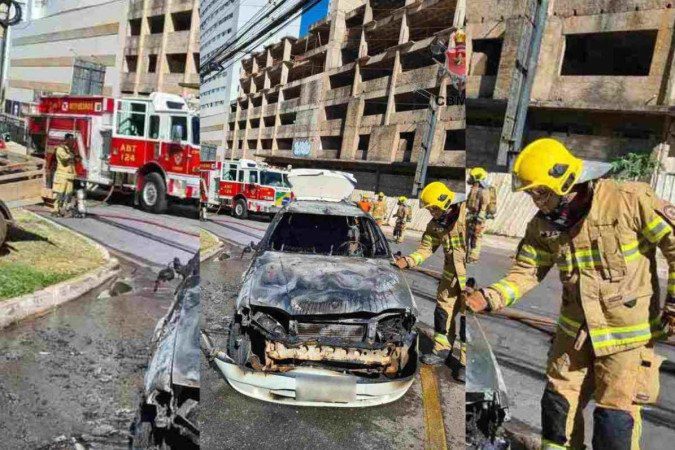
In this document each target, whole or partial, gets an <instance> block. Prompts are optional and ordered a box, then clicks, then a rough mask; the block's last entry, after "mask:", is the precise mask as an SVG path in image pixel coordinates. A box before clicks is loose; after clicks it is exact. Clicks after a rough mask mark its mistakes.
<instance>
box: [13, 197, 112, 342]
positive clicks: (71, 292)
mask: <svg viewBox="0 0 675 450" xmlns="http://www.w3.org/2000/svg"><path fill="white" fill-rule="evenodd" d="M25 211H26V212H27V213H28V214H32V215H33V216H35V217H37V218H39V219H41V220H44V221H46V222H48V223H50V224H52V225H54V226H56V227H57V228H60V229H62V230H65V231H67V232H69V233H72V234H75V235H77V236H79V237H80V238H82V239H84V240H85V241H86V242H87V243H89V244H91V245H92V246H93V247H95V248H96V249H97V250H98V251H99V252H101V255H103V258H104V259H105V260H106V263H105V264H104V265H103V266H102V267H98V268H96V269H93V270H90V271H89V272H87V273H85V274H82V275H79V276H77V277H75V278H73V279H70V280H67V281H63V282H61V283H58V284H54V285H52V286H48V287H46V288H44V289H40V290H39V291H36V292H33V293H31V294H26V295H22V296H20V297H14V298H10V299H8V300H4V301H2V302H0V329H2V328H5V327H7V326H9V325H11V324H13V323H16V322H18V321H20V320H23V319H26V318H28V317H32V316H38V315H41V314H44V313H45V312H47V311H49V310H50V309H52V308H54V307H55V306H58V305H61V304H63V303H66V302H69V301H70V300H74V299H76V298H78V297H79V296H81V295H83V294H86V293H87V292H89V291H91V290H92V289H95V288H97V287H99V286H100V285H102V284H103V283H105V282H106V281H108V280H109V279H111V278H112V277H113V276H115V275H116V274H117V273H118V272H119V261H118V260H117V258H114V257H112V256H110V253H109V252H108V250H107V249H106V248H105V247H103V246H102V245H101V244H99V243H97V242H95V241H93V240H91V239H89V238H88V237H86V236H83V235H81V234H79V233H77V232H75V231H73V230H71V229H69V228H67V227H64V226H63V225H60V224H58V223H56V222H54V221H52V220H49V219H47V218H45V217H42V216H40V215H39V214H35V213H34V212H32V211H27V210H25Z"/></svg>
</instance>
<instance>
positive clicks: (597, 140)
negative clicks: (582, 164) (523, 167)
mask: <svg viewBox="0 0 675 450" xmlns="http://www.w3.org/2000/svg"><path fill="white" fill-rule="evenodd" d="M548 3H549V4H548V11H547V14H546V22H545V28H544V34H543V39H542V42H541V51H540V53H539V56H538V66H537V71H536V76H535V78H534V83H533V87H532V93H531V99H530V103H529V109H528V117H527V122H526V126H525V133H524V136H523V137H524V139H523V145H526V144H527V143H529V142H531V141H532V140H534V139H536V138H539V137H544V136H551V137H554V138H558V139H560V140H562V141H563V142H565V143H566V144H567V145H568V146H569V148H570V149H572V150H573V151H574V152H575V153H576V154H577V155H579V156H580V157H582V158H588V159H596V160H605V161H610V160H612V159H614V158H616V157H620V156H622V155H625V154H626V153H629V152H634V153H649V152H652V151H654V150H655V149H657V150H658V149H662V148H665V147H664V146H667V145H668V142H669V141H671V140H672V135H673V129H672V128H671V120H672V115H671V114H672V107H673V105H674V104H675V101H674V94H675V91H674V85H673V80H674V78H673V72H674V71H675V70H674V65H673V64H674V59H673V51H674V50H675V36H674V35H673V24H674V23H675V10H674V9H673V8H672V2H671V1H667V0H622V1H615V0H593V1H589V0H564V1H563V0H549V2H548ZM535 4H536V2H535V1H534V0H486V1H476V2H468V5H467V13H466V18H467V35H468V40H467V59H468V61H469V77H468V83H467V152H468V154H467V165H468V166H474V165H482V166H485V167H486V168H488V170H497V171H505V170H506V166H505V165H498V164H497V156H498V147H499V144H500V134H501V131H502V126H503V123H504V113H505V110H506V104H507V101H508V99H509V97H510V95H511V89H512V80H513V76H514V71H515V70H516V55H517V52H518V46H519V45H521V44H525V45H527V44H528V42H521V40H522V39H521V33H523V30H524V27H526V26H527V21H528V20H530V18H531V17H533V13H532V8H533V6H534V5H535Z"/></svg>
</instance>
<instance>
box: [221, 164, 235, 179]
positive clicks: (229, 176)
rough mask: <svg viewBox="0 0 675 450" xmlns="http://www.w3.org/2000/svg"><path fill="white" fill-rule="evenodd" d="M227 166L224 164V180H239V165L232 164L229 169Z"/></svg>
mask: <svg viewBox="0 0 675 450" xmlns="http://www.w3.org/2000/svg"><path fill="white" fill-rule="evenodd" d="M227 167H228V166H223V181H237V166H236V165H231V166H229V170H228V169H227Z"/></svg>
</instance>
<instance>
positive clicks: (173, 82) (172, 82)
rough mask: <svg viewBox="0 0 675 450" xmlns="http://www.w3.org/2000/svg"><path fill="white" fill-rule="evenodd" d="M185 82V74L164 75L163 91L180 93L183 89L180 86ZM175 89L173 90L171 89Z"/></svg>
mask: <svg viewBox="0 0 675 450" xmlns="http://www.w3.org/2000/svg"><path fill="white" fill-rule="evenodd" d="M184 81H185V74H182V73H167V74H166V75H164V82H163V83H162V90H163V91H164V92H170V93H180V92H182V90H183V88H182V87H181V86H179V85H178V83H182V82H184ZM172 87H173V88H174V89H173V90H172V89H171V88H172Z"/></svg>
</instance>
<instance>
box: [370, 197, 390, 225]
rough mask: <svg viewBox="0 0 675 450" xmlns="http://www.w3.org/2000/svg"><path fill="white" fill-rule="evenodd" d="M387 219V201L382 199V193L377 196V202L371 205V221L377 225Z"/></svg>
mask: <svg viewBox="0 0 675 450" xmlns="http://www.w3.org/2000/svg"><path fill="white" fill-rule="evenodd" d="M386 217H387V201H386V200H385V199H384V192H380V193H379V194H377V201H376V202H375V203H374V204H373V219H375V222H376V223H377V224H378V225H382V224H383V223H384V219H385V218H386Z"/></svg>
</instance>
